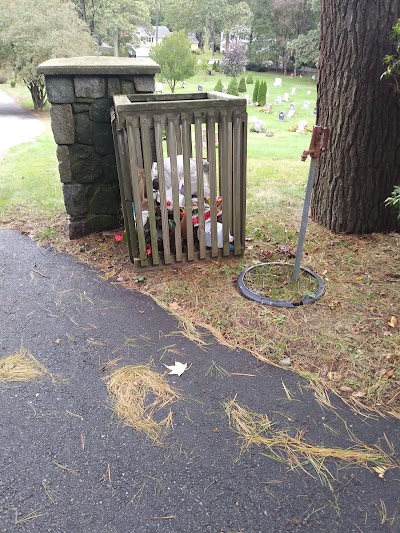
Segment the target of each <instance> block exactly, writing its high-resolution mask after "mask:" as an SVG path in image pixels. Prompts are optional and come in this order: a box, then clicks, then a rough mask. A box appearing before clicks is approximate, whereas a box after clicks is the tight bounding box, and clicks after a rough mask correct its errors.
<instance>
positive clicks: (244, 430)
mask: <svg viewBox="0 0 400 533" xmlns="http://www.w3.org/2000/svg"><path fill="white" fill-rule="evenodd" d="M224 408H225V412H226V414H227V416H228V418H229V422H230V424H231V425H232V426H233V427H234V428H235V431H236V432H237V434H238V435H239V437H240V439H241V441H242V451H244V450H246V449H248V448H249V447H250V446H252V445H256V446H263V447H264V448H265V452H264V455H266V456H268V457H270V458H272V459H274V460H276V461H279V462H281V463H285V464H287V465H288V466H289V467H290V468H300V469H301V470H303V471H304V472H306V473H307V474H308V475H312V474H311V473H310V470H309V469H307V470H306V466H307V465H308V466H309V467H311V468H312V469H313V470H314V472H315V474H316V475H317V477H318V478H319V479H320V480H321V482H322V483H323V484H324V485H327V486H328V487H329V488H330V489H331V490H332V491H333V487H332V484H331V481H332V480H334V476H333V474H332V472H331V470H330V469H329V467H328V465H327V464H326V460H327V459H332V460H339V461H341V462H344V463H346V464H347V465H353V466H354V465H357V466H361V467H364V468H367V469H369V470H373V471H375V472H376V473H377V474H378V475H379V477H382V478H383V477H384V475H385V473H386V471H387V470H389V469H393V468H399V464H398V463H397V462H396V460H395V459H394V450H393V447H392V445H391V444H390V443H389V441H387V440H386V443H387V445H388V447H389V449H390V452H391V453H390V454H388V453H386V452H385V451H384V450H382V448H380V447H379V446H369V445H367V444H364V443H363V442H361V441H360V440H359V439H356V438H355V437H354V435H352V434H351V436H352V438H353V440H354V441H355V446H353V447H351V448H336V447H332V448H331V447H326V446H316V445H313V444H311V443H309V442H306V441H305V440H304V434H303V432H302V431H297V432H296V434H295V435H294V436H292V435H291V434H290V433H289V431H288V430H275V429H274V428H273V424H272V423H271V421H270V420H269V418H268V416H267V415H263V414H260V413H256V412H254V411H251V410H250V409H248V408H247V407H243V406H242V405H240V404H239V403H238V402H237V401H236V399H235V398H234V399H233V400H231V401H230V402H226V403H225V404H224ZM313 477H314V476H313Z"/></svg>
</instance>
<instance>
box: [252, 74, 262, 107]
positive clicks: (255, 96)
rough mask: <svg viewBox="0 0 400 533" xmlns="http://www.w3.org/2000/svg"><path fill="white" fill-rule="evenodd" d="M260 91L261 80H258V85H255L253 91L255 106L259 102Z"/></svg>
mask: <svg viewBox="0 0 400 533" xmlns="http://www.w3.org/2000/svg"><path fill="white" fill-rule="evenodd" d="M259 90H260V80H258V79H257V80H256V84H255V85H254V90H253V104H256V103H257V102H258V91H259Z"/></svg>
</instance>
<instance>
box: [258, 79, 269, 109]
mask: <svg viewBox="0 0 400 533" xmlns="http://www.w3.org/2000/svg"><path fill="white" fill-rule="evenodd" d="M257 100H258V105H260V106H265V103H266V101H267V82H266V81H262V82H261V83H260V88H259V90H258V96H257Z"/></svg>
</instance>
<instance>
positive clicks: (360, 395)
mask: <svg viewBox="0 0 400 533" xmlns="http://www.w3.org/2000/svg"><path fill="white" fill-rule="evenodd" d="M351 396H352V398H364V396H365V391H363V390H358V391H356V392H353V394H352V395H351Z"/></svg>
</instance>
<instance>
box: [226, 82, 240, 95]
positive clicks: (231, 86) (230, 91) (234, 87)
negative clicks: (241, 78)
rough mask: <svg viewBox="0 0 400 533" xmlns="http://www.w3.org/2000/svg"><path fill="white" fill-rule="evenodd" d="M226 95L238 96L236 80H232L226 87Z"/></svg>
mask: <svg viewBox="0 0 400 533" xmlns="http://www.w3.org/2000/svg"><path fill="white" fill-rule="evenodd" d="M226 92H227V93H228V94H232V95H233V96H239V91H238V85H237V81H236V78H232V79H231V81H230V82H229V85H228V90H227V91H226Z"/></svg>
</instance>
